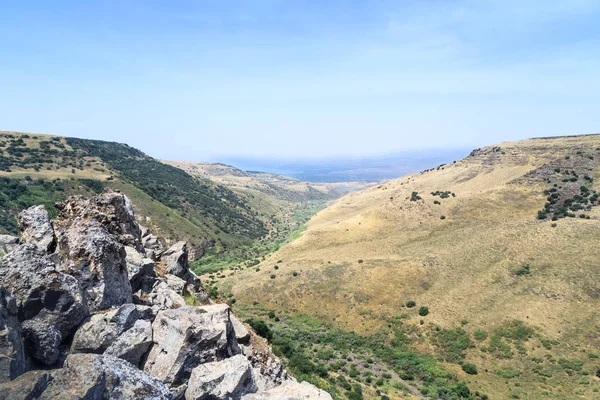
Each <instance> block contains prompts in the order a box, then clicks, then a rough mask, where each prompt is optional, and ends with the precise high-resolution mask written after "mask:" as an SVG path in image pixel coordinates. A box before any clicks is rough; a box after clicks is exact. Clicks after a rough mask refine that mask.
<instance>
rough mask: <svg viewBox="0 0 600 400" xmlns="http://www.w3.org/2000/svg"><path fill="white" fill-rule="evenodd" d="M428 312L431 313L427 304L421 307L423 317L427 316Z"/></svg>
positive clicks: (420, 313)
mask: <svg viewBox="0 0 600 400" xmlns="http://www.w3.org/2000/svg"><path fill="white" fill-rule="evenodd" d="M427 314H429V307H426V306H422V307H421V308H419V315H420V316H421V317H424V316H426V315H427Z"/></svg>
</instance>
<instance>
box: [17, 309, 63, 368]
mask: <svg viewBox="0 0 600 400" xmlns="http://www.w3.org/2000/svg"><path fill="white" fill-rule="evenodd" d="M22 328H23V339H24V342H25V350H26V351H27V354H29V355H31V356H32V357H33V358H34V359H35V360H37V361H39V362H41V363H42V364H44V365H52V364H54V363H55V362H56V361H57V360H58V357H59V356H60V350H59V347H60V344H61V343H62V341H63V336H62V334H61V333H60V331H59V330H58V328H57V327H56V326H55V325H52V324H51V323H48V322H46V321H44V320H43V319H38V318H34V319H30V320H27V321H25V322H23V327H22Z"/></svg>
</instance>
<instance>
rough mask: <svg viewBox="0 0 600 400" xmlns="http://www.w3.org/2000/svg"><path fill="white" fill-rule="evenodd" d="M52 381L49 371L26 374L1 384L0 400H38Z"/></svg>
mask: <svg viewBox="0 0 600 400" xmlns="http://www.w3.org/2000/svg"><path fill="white" fill-rule="evenodd" d="M51 380H52V377H51V376H50V373H49V372H48V371H44V370H36V371H29V372H26V373H24V374H23V375H20V376H19V377H18V378H16V379H15V380H12V381H9V382H3V383H0V400H38V399H39V398H40V396H41V395H42V393H43V392H44V390H46V388H47V387H48V383H50V381H51Z"/></svg>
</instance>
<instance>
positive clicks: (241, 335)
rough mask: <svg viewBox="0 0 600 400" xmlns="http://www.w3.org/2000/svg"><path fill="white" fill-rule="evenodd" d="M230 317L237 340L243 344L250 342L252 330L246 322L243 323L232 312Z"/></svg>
mask: <svg viewBox="0 0 600 400" xmlns="http://www.w3.org/2000/svg"><path fill="white" fill-rule="evenodd" d="M230 319H231V325H232V326H233V331H234V332H235V339H236V340H237V342H238V343H241V344H246V343H248V342H250V331H248V329H247V328H246V326H244V324H242V322H241V321H240V320H239V319H237V317H236V316H235V315H233V314H231V316H230Z"/></svg>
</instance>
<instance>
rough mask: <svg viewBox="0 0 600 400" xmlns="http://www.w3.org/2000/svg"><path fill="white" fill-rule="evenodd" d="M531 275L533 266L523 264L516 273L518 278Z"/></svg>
mask: <svg viewBox="0 0 600 400" xmlns="http://www.w3.org/2000/svg"><path fill="white" fill-rule="evenodd" d="M530 273H531V265H529V264H523V265H522V266H521V267H520V268H519V269H517V270H516V271H515V274H516V275H517V276H523V275H529V274H530Z"/></svg>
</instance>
